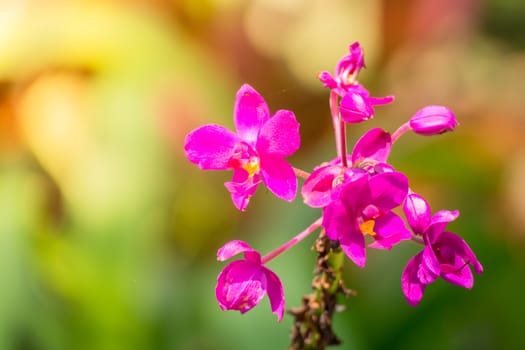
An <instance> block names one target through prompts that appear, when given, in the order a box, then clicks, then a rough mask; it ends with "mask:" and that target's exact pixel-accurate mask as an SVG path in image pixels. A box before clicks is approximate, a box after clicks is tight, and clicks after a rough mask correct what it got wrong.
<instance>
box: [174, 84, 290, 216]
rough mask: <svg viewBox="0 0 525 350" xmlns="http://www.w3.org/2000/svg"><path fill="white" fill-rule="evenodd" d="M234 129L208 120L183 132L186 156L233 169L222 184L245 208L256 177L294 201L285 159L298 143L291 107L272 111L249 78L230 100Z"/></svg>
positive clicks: (206, 164)
mask: <svg viewBox="0 0 525 350" xmlns="http://www.w3.org/2000/svg"><path fill="white" fill-rule="evenodd" d="M233 114H234V124H235V129H236V131H237V133H234V132H232V131H230V130H228V129H227V128H225V127H223V126H221V125H215V124H208V125H204V126H201V127H200V128H197V129H195V130H193V131H192V132H190V133H189V134H188V135H187V136H186V141H185V145H184V149H185V151H186V156H187V157H188V159H189V160H190V161H191V162H192V163H195V164H197V165H198V166H199V167H200V168H201V169H204V170H233V177H232V180H231V181H230V182H226V183H225V186H226V188H227V189H228V191H230V193H231V196H232V200H233V203H234V205H235V206H236V207H237V208H238V209H239V210H245V209H246V207H247V205H248V202H249V200H250V197H251V196H252V195H253V194H254V193H255V190H256V189H257V187H258V186H259V183H260V182H263V183H264V184H265V185H266V187H268V189H269V190H270V191H271V192H273V193H274V194H275V195H276V196H277V197H279V198H281V199H283V200H286V201H292V200H293V199H294V198H295V195H296V193H297V178H296V176H295V173H294V170H293V168H292V166H291V165H290V164H289V163H288V162H287V161H286V160H285V159H284V158H285V157H288V156H290V155H292V154H293V153H295V151H297V149H298V148H299V145H300V136H299V123H298V122H297V120H296V119H295V115H294V114H293V112H291V111H288V110H279V111H277V112H276V113H275V114H274V115H273V116H272V117H270V112H269V109H268V105H267V104H266V102H265V101H264V99H263V97H262V96H261V95H260V94H259V93H258V92H257V91H255V90H254V89H253V88H252V87H251V86H249V85H248V84H244V85H243V86H241V88H240V89H239V91H238V92H237V96H236V99H235V106H234V112H233Z"/></svg>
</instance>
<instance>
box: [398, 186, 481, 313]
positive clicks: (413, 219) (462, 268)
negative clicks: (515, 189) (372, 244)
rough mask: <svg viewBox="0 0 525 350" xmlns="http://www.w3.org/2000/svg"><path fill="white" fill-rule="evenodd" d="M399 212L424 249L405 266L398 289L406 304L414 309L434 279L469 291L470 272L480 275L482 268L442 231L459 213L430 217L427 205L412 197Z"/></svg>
mask: <svg viewBox="0 0 525 350" xmlns="http://www.w3.org/2000/svg"><path fill="white" fill-rule="evenodd" d="M403 210H404V212H405V215H406V217H407V220H408V223H409V225H410V227H411V228H412V231H413V232H414V233H415V234H416V235H417V236H421V237H422V238H423V242H424V244H425V248H424V249H423V250H422V251H421V252H419V253H418V254H416V255H415V256H414V257H412V258H411V259H410V260H409V262H408V263H407V265H406V267H405V269H404V271H403V273H402V276H401V286H402V289H403V294H404V295H405V298H406V300H407V302H408V303H409V304H410V305H412V306H416V305H417V304H419V302H420V301H421V299H422V298H423V293H424V291H425V288H426V286H427V285H428V284H430V283H432V282H434V281H435V280H436V279H437V278H438V277H441V278H442V279H444V280H445V281H447V282H449V283H452V284H455V285H458V286H460V287H464V288H467V289H470V288H472V286H473V285H474V277H473V275H472V271H471V270H470V268H469V267H468V265H471V266H472V267H473V268H474V272H476V273H477V274H480V273H481V272H483V266H481V264H480V262H479V261H478V259H477V258H476V255H475V254H474V252H473V251H472V249H471V248H470V247H469V245H468V244H467V243H466V242H465V241H464V240H463V239H462V238H461V237H460V236H458V235H457V234H455V233H452V232H447V231H445V227H446V225H447V224H448V223H449V222H451V221H454V220H455V219H456V218H457V217H458V216H459V212H458V211H457V210H455V211H448V210H440V211H438V212H437V213H435V214H434V215H433V216H431V213H430V206H429V205H428V203H427V201H426V200H425V199H424V198H423V197H421V196H420V195H418V194H416V193H411V194H409V195H408V196H407V199H406V201H405V204H404V207H403Z"/></svg>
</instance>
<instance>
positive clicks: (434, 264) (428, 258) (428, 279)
mask: <svg viewBox="0 0 525 350" xmlns="http://www.w3.org/2000/svg"><path fill="white" fill-rule="evenodd" d="M440 273H441V268H440V264H439V261H438V259H437V257H436V255H435V254H434V251H433V250H432V248H431V247H425V249H423V252H422V258H421V266H420V270H419V280H420V281H421V283H424V284H429V283H432V282H434V280H435V279H436V278H437V277H438V276H439V274H440Z"/></svg>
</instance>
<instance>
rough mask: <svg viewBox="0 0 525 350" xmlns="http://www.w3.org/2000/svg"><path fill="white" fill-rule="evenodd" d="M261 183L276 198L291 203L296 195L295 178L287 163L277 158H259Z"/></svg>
mask: <svg viewBox="0 0 525 350" xmlns="http://www.w3.org/2000/svg"><path fill="white" fill-rule="evenodd" d="M261 176H262V181H263V182H264V184H265V185H266V187H268V189H269V190H270V191H272V192H273V193H274V194H275V195H276V196H277V197H279V198H281V199H283V200H285V201H289V202H291V201H293V200H294V198H295V195H296V194H297V178H296V177H295V173H294V171H293V168H292V166H291V165H290V164H288V162H286V161H285V160H284V159H282V158H279V157H268V156H265V157H262V156H261Z"/></svg>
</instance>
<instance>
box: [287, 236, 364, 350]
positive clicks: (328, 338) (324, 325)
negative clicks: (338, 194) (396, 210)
mask: <svg viewBox="0 0 525 350" xmlns="http://www.w3.org/2000/svg"><path fill="white" fill-rule="evenodd" d="M313 249H314V250H315V251H316V252H317V264H316V268H315V276H314V279H313V280H312V289H313V292H312V293H311V294H307V295H305V296H303V300H302V302H303V305H302V306H300V307H297V308H293V309H291V310H289V313H290V314H292V315H293V316H294V318H295V322H294V325H293V328H292V332H291V334H292V337H291V344H290V347H289V348H288V349H289V350H323V349H325V348H326V347H327V346H330V345H339V344H341V341H340V340H339V338H338V337H337V336H336V334H335V333H334V330H333V328H332V322H333V315H334V313H336V312H337V311H341V310H342V306H341V305H337V298H338V295H339V294H342V295H344V296H351V295H355V293H354V292H353V291H352V290H349V289H347V288H345V287H344V284H343V279H342V268H343V262H344V253H343V251H342V250H341V247H339V246H338V245H337V243H336V242H334V241H332V240H330V239H328V238H327V237H326V235H325V232H324V231H321V234H320V235H319V237H318V238H317V240H316V241H315V243H314V246H313Z"/></svg>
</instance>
